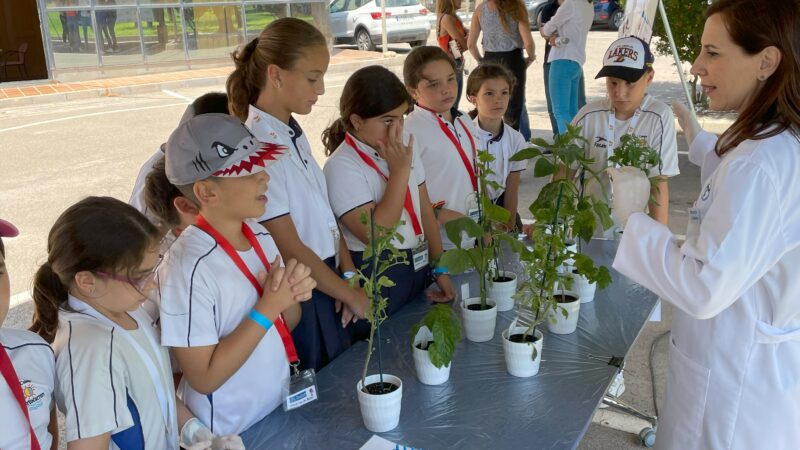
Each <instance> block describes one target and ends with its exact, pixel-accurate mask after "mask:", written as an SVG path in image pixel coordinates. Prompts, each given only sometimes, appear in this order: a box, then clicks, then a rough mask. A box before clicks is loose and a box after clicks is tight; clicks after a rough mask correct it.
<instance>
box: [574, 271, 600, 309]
mask: <svg viewBox="0 0 800 450" xmlns="http://www.w3.org/2000/svg"><path fill="white" fill-rule="evenodd" d="M572 291H573V292H575V293H576V294H577V295H578V297H580V298H581V303H589V302H591V301H592V300H594V293H595V291H597V283H590V282H589V280H588V279H587V278H586V277H584V276H583V275H581V274H579V273H576V272H575V271H574V270H573V271H572Z"/></svg>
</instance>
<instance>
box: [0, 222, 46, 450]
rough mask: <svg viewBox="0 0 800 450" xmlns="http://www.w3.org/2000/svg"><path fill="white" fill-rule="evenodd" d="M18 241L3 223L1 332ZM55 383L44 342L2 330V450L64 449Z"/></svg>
mask: <svg viewBox="0 0 800 450" xmlns="http://www.w3.org/2000/svg"><path fill="white" fill-rule="evenodd" d="M17 235H19V230H17V228H16V227H15V226H14V225H12V224H11V223H10V222H7V221H5V220H2V219H0V326H2V325H3V321H4V320H5V318H6V315H7V314H8V307H9V303H10V302H11V292H10V278H9V274H8V269H7V266H6V251H5V246H4V244H3V238H13V237H16V236H17ZM55 378H56V361H55V356H54V354H53V349H52V348H50V345H48V344H47V342H45V341H44V339H42V338H41V337H39V336H38V335H36V334H35V333H31V332H30V331H26V330H15V329H11V328H0V423H2V424H3V432H2V433H0V448H2V449H3V450H28V449H31V450H34V449H36V450H40V449H41V450H48V449H53V450H55V449H57V448H58V417H57V415H56V402H55V401H54V396H53V395H54V394H53V392H54V389H55V383H56V379H55ZM23 408H24V409H23Z"/></svg>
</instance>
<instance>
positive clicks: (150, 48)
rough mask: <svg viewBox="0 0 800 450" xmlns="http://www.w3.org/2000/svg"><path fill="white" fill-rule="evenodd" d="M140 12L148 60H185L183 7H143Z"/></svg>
mask: <svg viewBox="0 0 800 450" xmlns="http://www.w3.org/2000/svg"><path fill="white" fill-rule="evenodd" d="M140 14H141V17H142V35H143V37H144V53H145V55H146V59H147V62H148V63H161V62H170V61H185V60H186V53H185V52H184V49H183V33H182V32H181V9H180V8H177V7H173V8H152V9H151V8H142V9H141V12H140ZM145 18H146V20H145Z"/></svg>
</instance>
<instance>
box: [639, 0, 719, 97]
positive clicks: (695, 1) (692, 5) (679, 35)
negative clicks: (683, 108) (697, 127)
mask: <svg viewBox="0 0 800 450" xmlns="http://www.w3.org/2000/svg"><path fill="white" fill-rule="evenodd" d="M662 3H663V4H664V10H665V11H666V13H667V19H668V20H669V26H670V29H672V37H673V38H674V39H675V47H676V48H677V49H678V57H679V58H680V59H681V61H683V62H688V63H689V64H691V63H693V62H694V60H695V59H697V55H698V54H700V37H701V36H702V35H703V26H704V25H705V23H706V18H705V13H706V9H707V8H708V5H709V4H710V3H711V2H710V1H709V0H669V1H664V0H662ZM654 22H655V27H654V28H653V36H657V37H658V38H659V39H658V41H657V42H656V45H655V51H656V52H657V53H659V54H661V55H666V56H670V57H671V56H672V49H671V48H670V45H669V40H668V39H667V32H666V31H665V30H664V22H663V21H662V20H661V17H660V15H659V17H658V18H657V19H656V20H655V21H654ZM697 81H698V78H697V77H696V76H691V78H690V79H689V84H690V85H691V87H692V99H693V100H694V104H695V105H702V104H705V103H706V99H705V96H704V95H703V91H702V89H700V90H698V89H697Z"/></svg>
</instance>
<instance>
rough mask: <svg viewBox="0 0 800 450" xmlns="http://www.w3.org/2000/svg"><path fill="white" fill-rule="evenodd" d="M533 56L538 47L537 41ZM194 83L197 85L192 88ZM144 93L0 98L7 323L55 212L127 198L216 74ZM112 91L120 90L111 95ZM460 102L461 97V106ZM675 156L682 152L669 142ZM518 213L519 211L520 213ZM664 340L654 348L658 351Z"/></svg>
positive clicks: (651, 328)
mask: <svg viewBox="0 0 800 450" xmlns="http://www.w3.org/2000/svg"><path fill="white" fill-rule="evenodd" d="M535 37H536V40H537V49H538V54H539V55H540V57H541V55H542V54H543V53H542V50H543V46H542V45H543V42H542V40H541V39H540V38H538V36H535ZM615 37H616V34H615V33H611V32H605V31H593V32H591V34H590V38H589V44H588V51H587V54H588V55H589V61H587V63H586V65H585V67H584V71H585V73H586V78H587V97H588V98H590V99H591V98H596V97H601V96H603V95H604V86H605V85H604V83H603V82H602V81H597V80H594V74H596V73H597V71H598V70H599V68H600V56H599V55H601V54H602V53H603V51H604V50H605V49H606V48H607V46H608V44H609V43H610V42H611V41H613V40H614V39H615ZM392 49H393V50H396V51H397V52H398V53H399V54H400V58H395V59H390V60H385V61H383V60H381V61H382V62H384V63H385V64H387V65H388V66H390V67H391V68H392V70H395V71H396V72H397V73H398V74H399V73H400V70H401V63H402V55H403V54H404V53H406V52H407V51H408V48H407V46H398V47H393V48H392ZM655 69H656V82H655V83H654V84H653V86H652V88H651V93H653V94H654V95H655V96H657V97H658V98H661V99H664V100H668V101H669V100H672V99H679V98H681V95H682V94H681V88H680V85H679V83H678V77H677V72H676V69H675V67H674V65H673V64H672V63H671V60H670V59H666V58H659V59H657V61H656V64H655ZM347 76H348V71H347V70H337V71H331V72H329V73H328V74H327V75H326V77H325V80H326V87H327V91H326V93H325V95H324V96H322V97H321V98H320V101H319V102H318V104H317V105H316V106H315V108H314V111H313V112H312V113H311V114H309V115H308V116H303V117H298V120H299V121H300V123H301V125H302V126H303V128H304V130H306V132H307V133H308V136H309V138H310V140H311V142H312V146H314V147H315V148H316V149H318V152H317V154H316V155H315V156H316V157H317V158H318V160H319V161H320V162H322V161H323V160H324V156H323V155H322V150H321V146H320V145H318V144H316V145H315V144H314V143H315V142H318V136H319V135H320V133H321V132H322V130H323V129H324V128H325V127H326V126H327V125H328V124H329V123H330V122H331V121H333V120H334V119H335V118H336V116H337V105H338V99H339V96H340V94H341V90H342V87H343V86H344V82H345V81H346V79H347ZM202 84H205V85H203V86H201V85H202ZM157 87H159V88H160V90H152V89H151V92H141V91H129V93H127V94H126V93H124V92H123V91H119V90H113V89H112V90H108V91H107V95H104V96H101V97H94V98H84V99H75V100H69V101H63V99H62V101H60V102H56V103H48V104H16V105H15V104H14V102H13V101H9V100H0V141H1V142H2V143H3V145H2V147H1V148H0V161H2V177H0V217H3V218H7V219H10V220H12V221H13V222H14V223H16V224H17V225H18V227H19V228H20V229H21V231H22V233H23V234H22V236H20V237H19V238H16V239H13V240H8V241H7V242H6V248H7V255H8V258H9V260H8V266H9V272H10V274H11V277H12V284H11V286H12V294H16V295H15V297H14V299H13V300H12V303H13V304H12V306H14V308H12V310H11V312H10V315H9V320H8V321H7V323H6V325H7V326H16V327H23V326H26V325H27V323H29V321H30V314H31V309H30V306H31V305H30V303H28V302H27V295H26V292H27V291H28V290H29V288H30V279H31V276H32V274H33V273H34V271H35V269H36V267H37V265H38V264H39V263H40V262H41V261H42V259H43V258H44V257H45V247H46V237H47V232H48V230H49V228H50V226H51V225H52V223H53V221H54V220H55V219H56V217H57V216H58V214H59V213H60V212H61V211H63V209H64V208H65V207H66V206H67V205H69V204H71V203H73V202H75V201H77V200H79V199H81V198H83V197H85V196H87V195H110V196H114V197H117V198H120V199H123V200H127V198H128V196H129V193H130V189H131V187H132V185H133V182H134V177H135V175H136V173H137V172H138V170H139V167H140V165H141V164H142V163H143V162H144V161H145V160H146V159H147V158H148V157H149V156H150V155H151V154H152V153H153V152H154V151H155V150H156V149H157V148H158V146H159V144H161V142H163V141H164V140H165V139H166V137H167V136H168V135H169V132H170V131H171V130H172V129H173V128H174V126H175V125H176V124H177V121H178V119H179V117H180V115H181V113H182V112H183V110H184V108H185V107H186V104H187V103H188V102H189V101H191V99H193V98H195V97H197V96H199V95H201V94H202V93H204V92H207V91H210V90H224V84H223V83H222V82H221V79H220V77H219V76H215V77H212V78H210V79H209V80H208V81H207V82H197V83H194V85H191V86H187V85H185V84H181V85H176V87H173V88H169V89H168V88H167V87H168V85H164V84H161V85H158V86H157ZM119 92H122V93H119ZM526 98H527V103H528V111H529V114H530V119H531V123H532V127H533V128H535V133H536V134H537V135H539V136H548V135H549V134H550V130H549V119H548V118H547V111H546V106H545V103H544V94H543V82H542V70H541V64H540V63H539V62H537V63H535V64H534V65H533V66H532V67H531V68H530V69H529V71H528V84H527V89H526ZM469 106H470V105H469V104H468V103H467V102H466V100H462V104H461V109H468V108H469ZM679 141H680V143H681V145H682V147H681V150H682V152H685V150H686V149H685V145H684V144H683V142H682V138H680V139H679ZM680 165H681V171H682V174H681V175H680V176H678V177H675V178H674V179H672V180H671V182H670V192H671V199H670V206H671V214H670V221H671V228H672V230H673V231H674V232H675V233H677V234H682V233H683V230H684V228H685V223H686V209H687V206H688V205H689V204H691V202H692V201H693V200H694V198H695V196H696V195H697V192H696V191H697V184H698V183H697V179H698V172H697V170H695V169H694V168H693V167H691V166H690V165H689V164H688V162H687V160H686V156H685V154H682V155H680ZM540 184H541V183H536V182H535V181H534V180H532V176H531V175H528V176H524V181H523V185H522V190H521V196H522V199H521V201H520V204H521V205H527V204H529V203H530V201H531V200H532V199H533V198H534V197H535V195H536V193H537V188H538V186H540ZM521 212H522V213H523V215H524V214H526V213H527V211H524V210H523V211H521ZM670 318H671V315H670V313H669V310H668V308H665V311H664V320H663V321H662V322H652V323H650V324H648V325H647V326H646V327H645V328H644V330H643V331H642V334H641V336H640V339H638V340H637V343H636V345H635V346H634V348H633V349H632V351H631V353H630V354H629V355H628V363H627V375H626V384H627V391H626V393H625V395H624V396H623V397H622V398H623V399H624V400H627V401H629V402H630V403H632V404H633V405H634V406H637V407H639V408H641V409H643V410H644V411H647V412H652V411H653V402H652V394H651V382H650V372H649V365H648V363H647V355H648V352H649V351H650V344H651V343H652V342H653V340H654V339H655V338H656V337H657V336H659V335H661V334H662V333H663V332H664V331H666V330H668V329H669V325H670ZM664 342H665V341H663V342H662V344H663V343H664ZM665 348H666V346H665V345H661V346H659V348H658V349H657V350H658V351H657V352H656V357H655V360H656V380H657V385H658V386H660V387H663V374H664V367H665V364H666V352H665V350H664V349H665ZM596 421H597V422H603V423H605V424H608V425H610V426H612V427H616V428H622V429H624V430H627V431H638V429H639V428H641V425H640V424H639V423H638V422H626V421H624V420H621V419H620V417H619V416H616V415H613V414H606V415H603V416H602V417H601V416H598V417H596ZM637 446H638V445H637V440H636V439H635V437H634V436H633V435H632V434H630V433H626V432H621V431H616V430H613V429H612V428H609V427H606V426H600V425H593V426H592V427H591V428H590V429H589V432H588V433H587V434H586V437H585V438H584V441H583V443H582V444H581V447H580V448H586V449H622V448H636V447H637Z"/></svg>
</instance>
